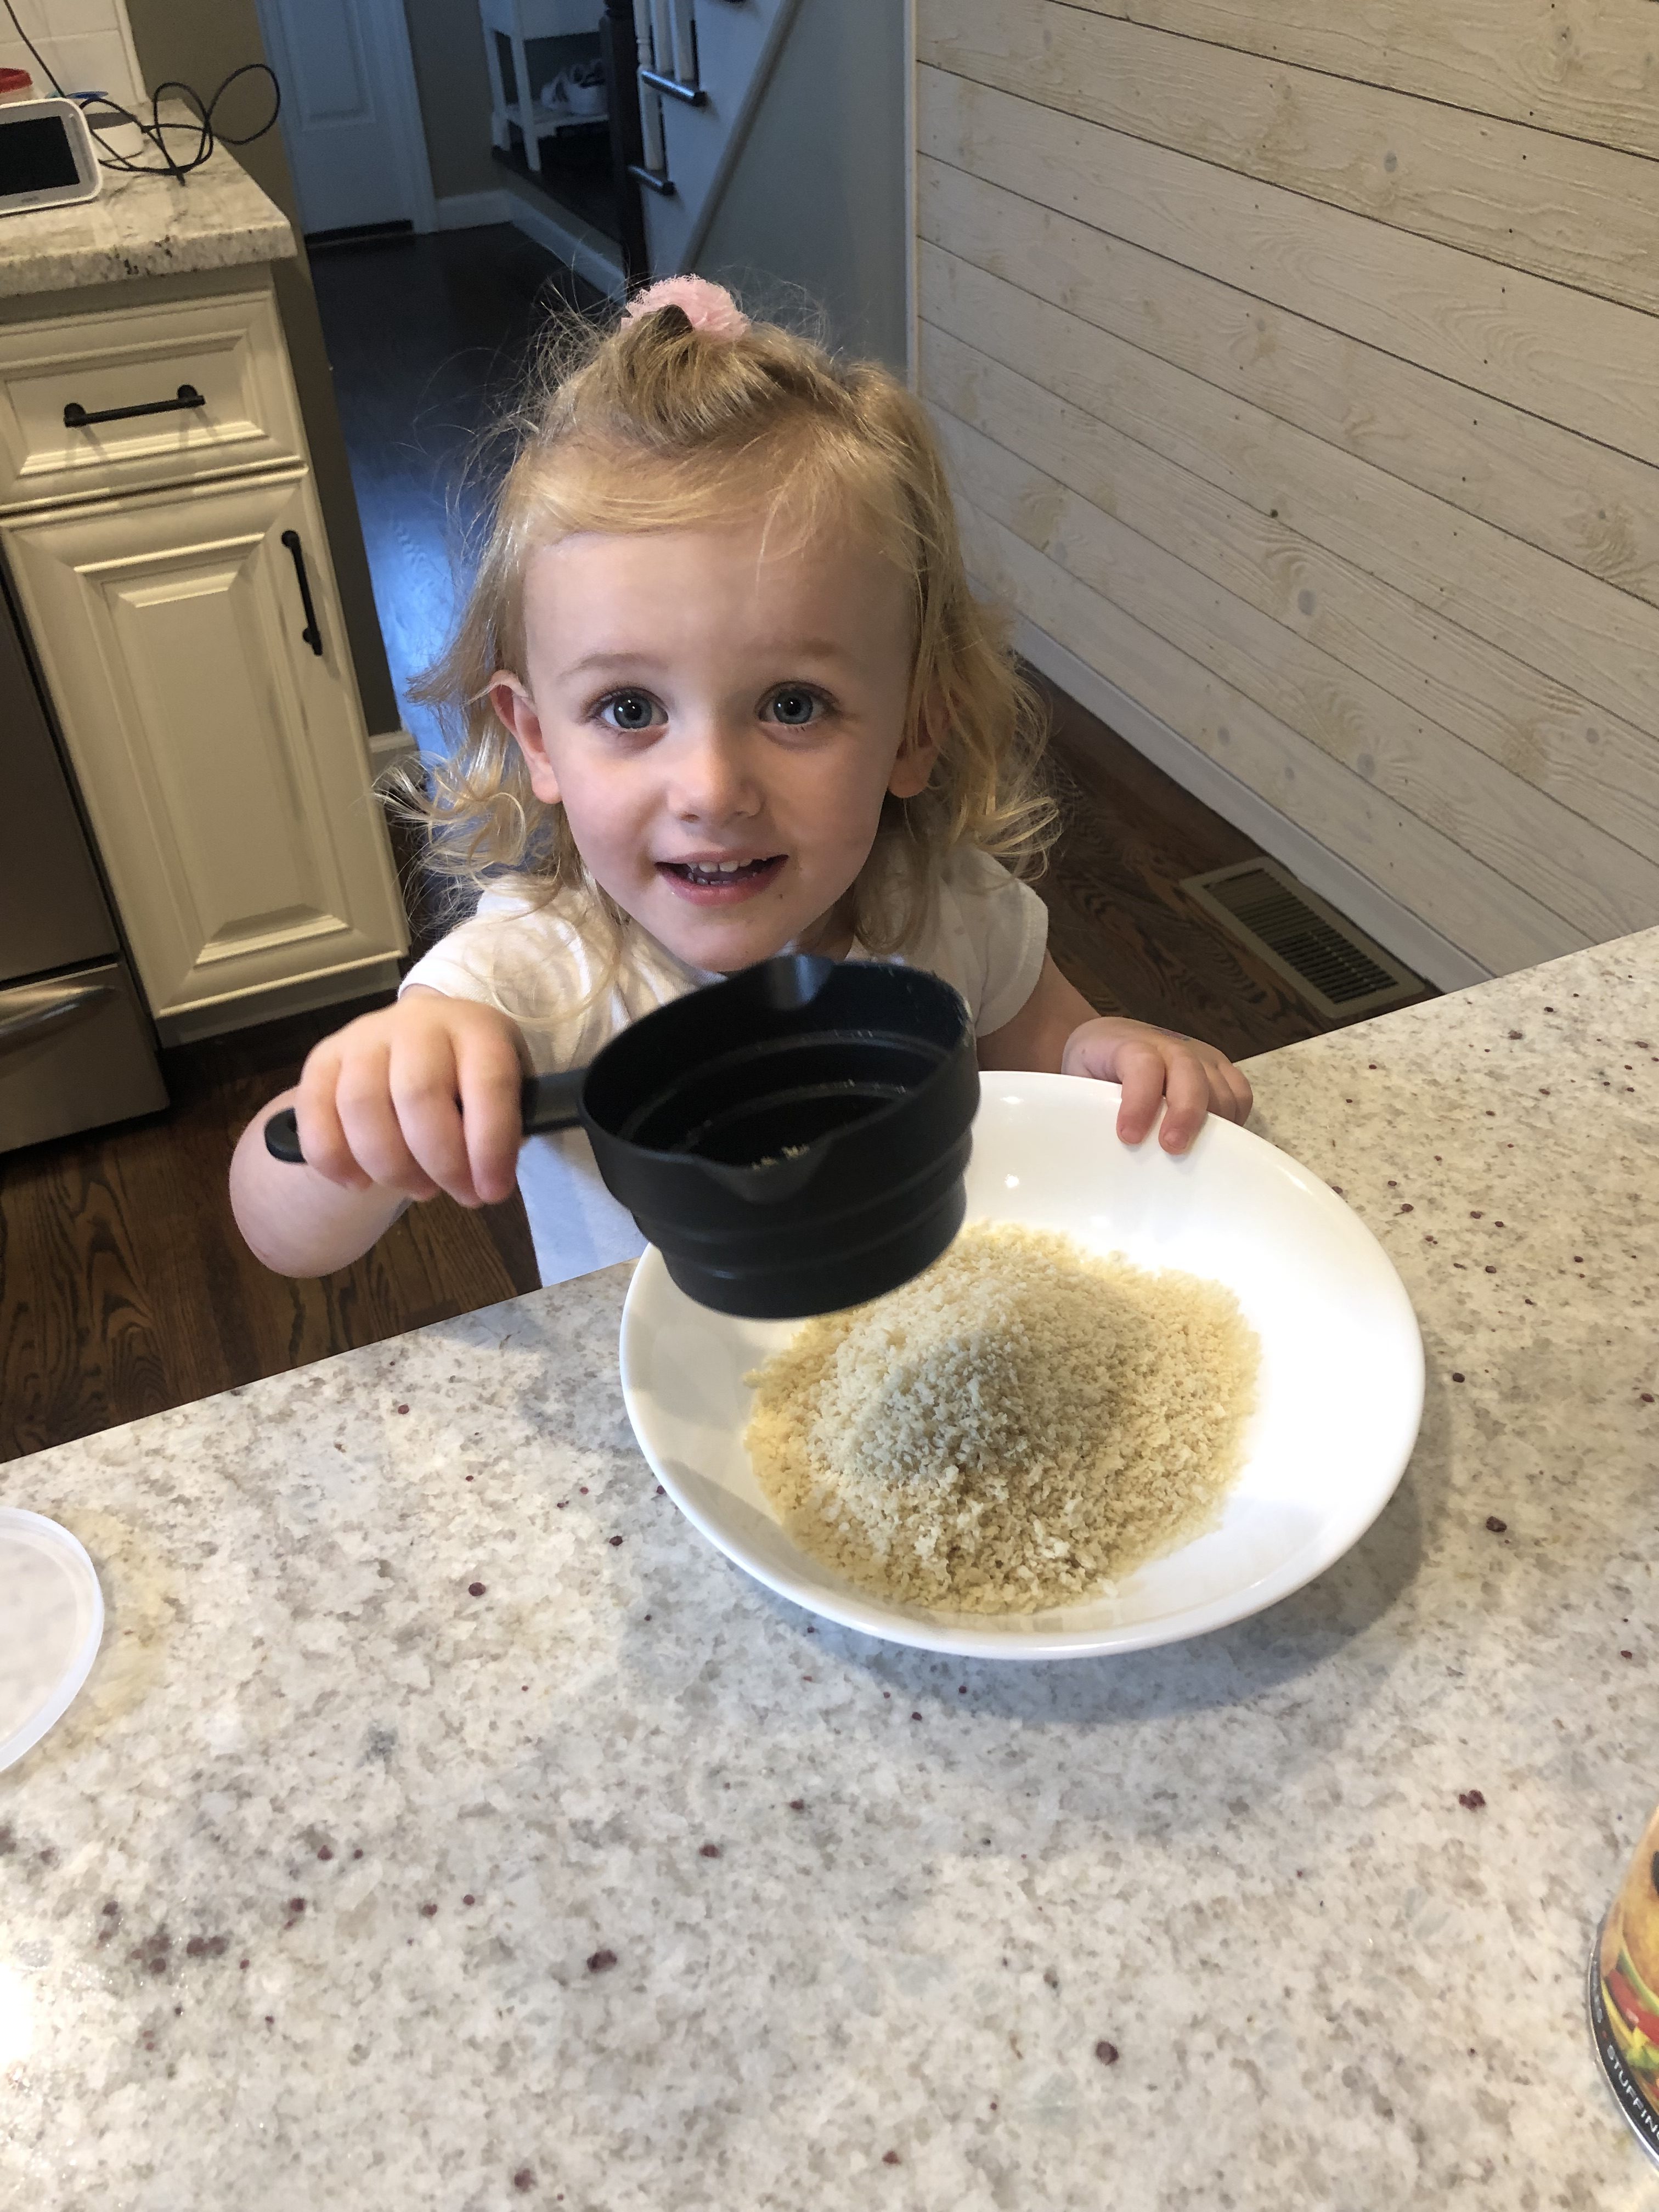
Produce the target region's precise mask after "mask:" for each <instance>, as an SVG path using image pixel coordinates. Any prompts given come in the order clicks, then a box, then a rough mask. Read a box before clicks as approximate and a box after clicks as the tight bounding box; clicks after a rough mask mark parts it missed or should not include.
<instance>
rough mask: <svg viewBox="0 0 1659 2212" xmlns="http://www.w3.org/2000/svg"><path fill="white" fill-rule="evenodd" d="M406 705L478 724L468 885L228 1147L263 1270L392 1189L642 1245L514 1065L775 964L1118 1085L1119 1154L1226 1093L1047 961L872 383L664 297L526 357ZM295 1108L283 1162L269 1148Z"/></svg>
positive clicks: (1001, 706)
mask: <svg viewBox="0 0 1659 2212" xmlns="http://www.w3.org/2000/svg"><path fill="white" fill-rule="evenodd" d="M428 696H433V697H435V698H436V699H438V700H440V701H443V702H448V703H450V704H451V705H452V706H453V708H456V709H457V710H458V711H459V713H461V714H464V716H465V741H464V742H463V743H461V744H459V745H458V746H457V748H456V750H455V751H454V753H453V756H452V757H450V758H449V759H448V760H447V761H446V762H445V763H442V764H441V766H440V767H439V768H438V769H436V770H435V782H434V788H433V791H432V793H431V795H430V796H429V797H428V799H425V800H424V802H423V805H422V811H424V813H425V814H426V817H427V819H428V831H429V836H430V840H431V846H432V857H433V860H434V863H435V865H436V866H439V867H441V868H442V869H443V870H445V871H446V872H447V873H448V874H449V875H450V876H451V877H452V878H457V879H459V880H460V881H462V882H465V883H467V884H471V885H472V886H474V887H476V888H478V889H480V890H482V894H483V895H482V896H481V897H480V898H479V899H478V902H477V912H476V914H475V915H474V916H473V918H472V919H471V920H470V921H464V922H462V923H461V924H460V926H459V927H458V928H456V929H454V930H453V932H452V933H450V935H449V936H447V938H445V939H443V941H442V942H441V944H440V945H438V946H437V947H436V948H435V950H434V951H431V952H429V953H428V954H427V956H426V957H425V958H424V959H422V960H420V961H418V962H417V963H416V965H415V966H414V968H413V969H411V970H410V974H409V975H408V977H407V978H406V980H405V981H404V987H403V991H402V994H401V995H400V997H399V999H398V1003H397V1004H396V1006H390V1007H387V1008H386V1009H384V1010H383V1011H381V1012H376V1013H372V1014H368V1015H365V1016H364V1017H363V1018H362V1019H361V1020H358V1021H355V1022H353V1023H351V1024H349V1026H348V1027H347V1028H345V1029H343V1030H340V1031H339V1033H338V1034H337V1036H331V1037H329V1038H327V1039H325V1041H324V1042H322V1043H321V1044H319V1046H318V1047H317V1048H315V1050H314V1051H313V1053H312V1054H311V1056H310V1058H309V1059H308V1060H307V1062H306V1065H305V1069H304V1073H303V1074H302V1075H301V1081H300V1085H299V1088H298V1090H297V1091H294V1092H291V1093H284V1095H283V1097H281V1098H278V1099H276V1100H273V1101H272V1103H271V1106H270V1108H268V1109H266V1111H265V1113H264V1114H261V1115H258V1117H257V1118H256V1120H255V1121H254V1123H253V1124H252V1126H251V1127H250V1128H249V1129H248V1130H246V1132H245V1133H244V1134H243V1137H242V1140H241V1142H240V1145H239V1146H238V1148H237V1152H236V1157H235V1159H234V1163H233V1164H232V1169H231V1195H232V1200H233V1203H234V1207H235V1211H236V1217H237V1220H238V1222H239V1224H240V1227H241V1230H242V1233H243V1235H244V1236H245V1237H246V1239H247V1241H248V1243H249V1244H250V1245H251V1246H252V1249H253V1250H254V1251H255V1252H256V1253H257V1254H258V1255H259V1257H260V1258H261V1259H263V1260H264V1261H265V1262H266V1264H267V1265H268V1266H270V1267H274V1268H276V1269H278V1270H280V1271H281V1272H282V1273H287V1274H294V1275H313V1274H321V1273H327V1272H328V1271H330V1270H331V1269H332V1268H336V1267H343V1266H344V1265H346V1264H347V1262H348V1261H351V1260H354V1259H356V1257H357V1256H358V1255H359V1254H361V1253H362V1252H364V1251H366V1250H367V1249H368V1247H369V1246H370V1245H372V1244H373V1243H374V1242H375V1241H376V1239H377V1238H378V1237H380V1236H381V1235H382V1234H383V1233H384V1232H385V1231H386V1229H387V1228H388V1227H389V1226H390V1225H391V1224H392V1221H393V1220H394V1219H395V1218H397V1216H398V1214H399V1213H400V1212H402V1210H403V1209H404V1206H407V1205H408V1204H409V1203H410V1200H422V1199H427V1198H430V1197H432V1196H433V1195H434V1194H435V1193H436V1192H438V1191H440V1190H444V1191H447V1192H448V1193H449V1194H450V1195H451V1196H452V1197H453V1198H455V1199H457V1200H459V1202H460V1203H461V1204H462V1205H463V1206H478V1205H481V1204H485V1203H489V1202H491V1201H495V1200H501V1199H503V1198H505V1197H507V1194H509V1193H510V1192H511V1190H512V1188H513V1182H514V1179H515V1176H516V1179H517V1181H518V1182H519V1185H520V1188H521V1190H522V1191H523V1194H524V1198H525V1203H526V1212H527V1213H528V1216H529V1219H530V1225H531V1231H532V1237H533V1238H534V1240H535V1246H536V1256H537V1260H538V1264H539V1266H540V1268H541V1273H542V1278H543V1280H544V1282H556V1281H560V1280H562V1279H565V1278H567V1277H569V1276H571V1275H575V1274H580V1273H585V1272H586V1271H587V1270H588V1269H590V1268H592V1267H600V1266H603V1265H604V1264H605V1263H606V1262H607V1261H612V1260H618V1259H623V1258H626V1257H628V1256H629V1255H632V1254H635V1253H637V1252H638V1251H639V1250H640V1249H641V1243H640V1238H639V1236H638V1233H637V1231H635V1227H634V1225H633V1223H632V1221H631V1220H630V1219H629V1218H628V1216H627V1215H626V1214H625V1213H623V1212H622V1210H621V1208H620V1207H619V1206H617V1205H616V1203H615V1202H614V1201H613V1200H611V1197H610V1195H609V1194H608V1193H607V1192H606V1191H605V1188H604V1186H603V1184H602V1183H600V1182H599V1177H598V1173H597V1170H595V1168H594V1166H593V1162H592V1154H591V1152H589V1151H588V1149H587V1146H586V1139H585V1138H583V1137H582V1136H581V1135H580V1132H574V1133H561V1134H560V1135H557V1136H543V1137H534V1138H531V1139H523V1137H522V1130H521V1127H520V1117H519V1086H520V1079H521V1078H522V1077H523V1075H524V1074H525V1073H527V1072H532V1071H533V1072H535V1073H545V1072H547V1071H549V1070H551V1069H554V1068H560V1067H567V1066H576V1065H578V1064H580V1062H582V1061H584V1060H587V1059H590V1058H591V1057H592V1054H594V1053H595V1052H596V1051H598V1049H599V1047H600V1046H601V1045H602V1044H604V1042H605V1041H606V1039H607V1038H609V1037H611V1036H614V1035H615V1034H616V1033H617V1030H621V1029H623V1028H624V1027H625V1026H626V1025H627V1024H629V1022H632V1021H635V1020H637V1019H638V1018H639V1017H640V1016H641V1014H643V1013H646V1012H649V1011H650V1009H651V1008H653V1007H654V1006H661V1005H662V1004H664V1003H665V1001H666V1000H670V999H672V998H675V997H678V995H679V994H681V993H683V992H685V991H689V990H691V989H693V988H695V987H696V986H697V985H699V984H702V983H705V982H708V981H712V980H714V978H715V977H717V976H719V975H726V974H729V973H731V972H732V971H733V970H734V969H739V968H744V967H747V966H748V965H749V964H750V963H751V962H753V961H757V960H763V959H765V958H767V957H769V956H770V955H771V954H773V953H776V952H780V951H784V950H786V949H798V950H801V951H812V952H821V953H825V954H828V955H829V956H831V957H835V958H838V959H839V958H854V959H880V960H901V961H905V962H908V963H911V964H913V965H915V966H919V967H924V968H927V969H932V970H933V972H934V973H935V974H937V975H942V976H944V977H945V979H946V980H947V981H949V982H951V983H952V984H953V985H954V986H955V987H956V988H957V990H958V991H960V992H961V994H962V995H963V998H964V1000H966V1001H967V1004H968V1006H969V1011H970V1012H971V1014H972V1016H973V1018H974V1024H975V1031H976V1034H977V1036H978V1040H979V1057H980V1063H981V1066H983V1067H986V1068H1033V1069H1048V1070H1050V1071H1053V1070H1063V1071H1064V1072H1065V1073H1067V1074H1071V1075H1080V1076H1094V1077H1101V1078H1105V1079H1110V1080H1114V1081H1116V1082H1119V1083H1121V1085H1122V1088H1123V1096H1122V1103H1121V1111H1120V1113H1119V1115H1118V1121H1117V1133H1118V1135H1119V1136H1120V1137H1121V1139H1123V1140H1124V1141H1125V1142H1127V1143H1129V1144H1138V1143H1139V1142H1140V1141H1141V1139H1143V1138H1145V1137H1146V1134H1147V1133H1148V1131H1149V1130H1150V1129H1151V1127H1152V1124H1153V1122H1154V1121H1155V1120H1156V1119H1157V1117H1158V1106H1159V1103H1160V1101H1164V1102H1166V1103H1165V1110H1164V1119H1163V1127H1162V1130H1161V1133H1160V1141H1161V1142H1162V1144H1163V1145H1164V1147H1165V1148H1166V1149H1167V1150H1168V1151H1170V1152H1182V1151H1184V1150H1185V1149H1186V1147H1187V1146H1188V1145H1190V1143H1191V1142H1192V1140H1193V1138H1194V1135H1195V1134H1196V1133H1197V1131H1198V1129H1199V1127H1200V1124H1201V1123H1202V1121H1203V1120H1204V1117H1205V1115H1206V1111H1214V1112H1217V1113H1220V1114H1224V1115H1227V1116H1228V1117H1229V1118H1231V1119H1234V1120H1242V1119H1243V1116H1244V1115H1245V1114H1247V1113H1248V1112H1249V1098H1250V1094H1249V1086H1248V1085H1247V1084H1246V1083H1245V1080H1244V1079H1243V1076H1242V1075H1241V1074H1240V1073H1238V1071H1237V1069H1236V1068H1235V1067H1233V1066H1231V1063H1230V1062H1229V1061H1228V1060H1225V1058H1224V1057H1223V1056H1222V1054H1220V1053H1218V1052H1217V1051H1215V1050H1213V1049H1212V1048H1210V1047H1208V1046H1206V1045H1201V1044H1197V1043H1194V1042H1192V1041H1191V1040H1189V1039H1188V1038H1184V1037H1179V1036H1174V1035H1172V1034H1171V1033H1170V1032H1169V1031H1167V1030H1158V1029H1152V1028H1149V1027H1147V1026H1146V1024H1142V1023H1139V1022H1132V1021H1126V1020H1121V1019H1119V1018H1115V1017H1108V1018H1099V1017H1097V1016H1096V1015H1095V1013H1094V1012H1093V1011H1092V1009H1091V1007H1090V1006H1089V1005H1088V1003H1087V1002H1086V1000H1084V999H1083V998H1082V997H1081V996H1080V995H1079V993H1078V992H1077V991H1075V990H1073V987H1072V986H1071V985H1070V984H1069V983H1068V982H1066V980H1065V979H1064V977H1063V976H1062V975H1060V971H1059V969H1057V968H1056V967H1055V966H1054V962H1053V961H1052V959H1050V958H1049V957H1048V953H1047V951H1046V949H1045V941H1046V934H1047V916H1046V913H1045V910H1044V908H1043V906H1042V902H1041V901H1040V900H1039V899H1038V898H1037V896H1036V894H1035V892H1033V891H1032V890H1030V887H1029V885H1028V884H1025V883H1024V882H1023V881H1022V880H1021V879H1020V876H1019V874H1018V872H1017V871H1018V870H1019V869H1020V867H1021V866H1023V865H1024V864H1025V863H1027V862H1029V861H1030V860H1031V859H1032V858H1033V857H1034V856H1035V855H1036V854H1039V853H1040V851H1041V849H1042V844H1043V842H1044V841H1045V838H1046V836H1047V834H1048V828H1049V824H1050V818H1051V813H1052V810H1051V809H1050V807H1049V806H1048V804H1047V802H1046V801H1045V800H1044V799H1043V798H1042V793H1041V790H1040V788H1039V786H1038V784H1037V781H1036V753H1037V750H1038V744H1037V742H1036V738H1035V736H1034V732H1035V728H1036V723H1035V717H1034V715H1033V714H1032V711H1031V706H1030V700H1029V698H1028V696H1027V694H1026V692H1025V690H1024V687H1023V685H1022V684H1021V681H1020V679H1019V677H1018V672H1017V671H1016V669H1015V667H1014V665H1013V664H1012V660H1011V659H1010V657H1009V655H1008V653H1007V652H1006V648H1005V647H1003V645H1002V644H1001V642H1000V638H999V636H998V635H997V633H996V631H995V629H994V627H993V625H992V623H991V621H990V619H989V617H987V613H986V612H985V611H984V610H983V609H982V608H981V606H980V605H978V604H977V603H976V602H975V599H974V598H973V596H972V594H971V592H969V586H968V580H967V577H966V574H965V573H964V571H963V562H962V555H961V551H960V549H959V545H958V542H957V529H956V522H955V519H954V515H953V513H952V509H951V496H950V492H949V489H948V486H947V484H946V482H945V473H944V470H943V467H942V465H941V463H940V459H939V453H938V449H937V447H936V446H935V443H934V441H933V435H932V434H931V432H930V430H929V428H928V425H927V419H926V416H925V415H924V413H923V411H922V409H921V406H920V404H918V402H917V401H916V400H915V398H913V397H912V395H911V394H910V393H909V392H908V391H907V390H906V389H905V388H904V387H903V386H902V385H901V384H900V383H899V382H898V381H897V380H896V379H895V378H894V377H892V376H891V375H890V374H888V372H887V371H885V370H884V369H883V368H878V367H876V366H874V365H872V364H870V363H863V362H861V363H854V364H852V365H850V366H848V365H842V364H838V363H837V362H834V361H832V360H831V358H830V357H829V356H828V355H827V354H826V353H824V352H823V350H822V349H821V348H819V347H817V346H816V345H814V344H812V343H809V342H808V341H806V340H805V339H803V338H800V337H795V336H793V335H791V334H790V333H788V332H787V331H783V330H781V329H779V328H776V327H775V326H774V325H769V324H758V323H750V321H748V320H747V319H745V318H744V316H743V315H742V314H741V313H739V312H738V308H737V307H736V306H735V304H734V303H733V301H732V299H731V297H730V296H729V295H727V294H726V293H725V292H723V291H721V290H720V289H719V288H717V287H716V286H714V285H711V284H708V283H703V282H702V281H701V280H699V279H696V278H673V279H670V280H668V281H667V282H665V283H659V284H655V285H653V286H652V287H651V288H650V289H649V290H648V291H647V292H645V293H643V294H641V295H640V297H639V298H637V299H636V300H635V301H634V302H633V303H632V305H631V306H630V307H629V308H628V310H627V311H626V313H625V314H624V315H623V318H622V319H621V321H620V323H619V324H617V325H616V327H614V328H613V329H612V330H611V331H609V332H608V333H606V334H603V335H600V334H598V333H595V334H592V335H591V336H590V337H588V338H587V339H586V342H585V344H584V346H583V349H582V351H581V353H580V356H579V357H578V358H577V359H576V360H575V361H574V363H571V364H568V366H567V367H566V368H565V369H564V371H563V373H562V374H556V375H552V376H550V377H548V378H547V379H545V380H544V386H543V388H542V391H541V392H540V395H539V397H538V399H537V400H536V402H535V403H534V404H533V405H532V407H531V408H530V409H529V410H528V415H527V421H526V428H525V431H524V435H523V436H522V438H521V441H520V447H519V450H518V453H517V455H516V458H515V459H514V460H513V465H512V466H511V468H510V470H509V471H508V472H507V476H506V478H505V481H504V483H503V484H502V488H501V493H500V495H499V499H498V501H497V504H496V508H495V516H494V523H493V528H492V529H491V532H490V533H489V543H488V545H487V547H486V549H485V550H484V553H483V560H482V562H481V565H480V568H479V573H478V576H477V583H476V585H475V586H474V589H473V592H472V595H471V603H470V605H469V607H468V610H467V612H466V615H465V620H464V622H463V623H462V625H461V629H460V631H459V635H458V637H457V639H456V641H455V642H454V644H453V647H452V648H451V650H450V652H449V653H448V655H447V658H446V659H445V660H444V661H443V662H442V663H441V665H440V666H439V668H438V669H437V670H435V671H434V673H433V676H432V678H430V679H429V681H428ZM1007 863H1012V871H1015V872H1011V867H1010V866H1008V865H1005V864H1007ZM290 1102H291V1103H292V1104H293V1106H294V1108H295V1114H296V1115H297V1117H298V1121H299V1127H300V1137H301V1145H302V1147H303V1149H304V1152H305V1157H306V1162H307V1164H306V1165H305V1166H304V1167H293V1166H284V1165H283V1164H280V1163H278V1162H277V1161H276V1160H275V1159H273V1158H271V1157H270V1154H269V1153H268V1152H267V1151H266V1149H265V1146H264V1123H265V1121H266V1120H267V1119H268V1118H269V1115H270V1112H272V1111H274V1110H276V1109H277V1108H279V1107H281V1106H283V1105H285V1104H288V1103H290Z"/></svg>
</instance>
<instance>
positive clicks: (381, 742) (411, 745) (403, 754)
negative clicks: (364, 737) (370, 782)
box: [368, 730, 421, 775]
mask: <svg viewBox="0 0 1659 2212" xmlns="http://www.w3.org/2000/svg"><path fill="white" fill-rule="evenodd" d="M420 750H421V748H420V746H419V744H417V743H416V740H415V738H413V737H412V736H411V735H410V732H409V731H407V730H382V731H381V732H380V735H379V736H378V737H373V738H370V739H369V741H368V757H369V760H370V761H371V763H373V765H374V773H375V775H379V774H380V770H381V769H383V768H389V767H390V766H391V765H392V762H393V761H399V760H404V759H405V758H408V759H416V758H418V757H419V754H420Z"/></svg>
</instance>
